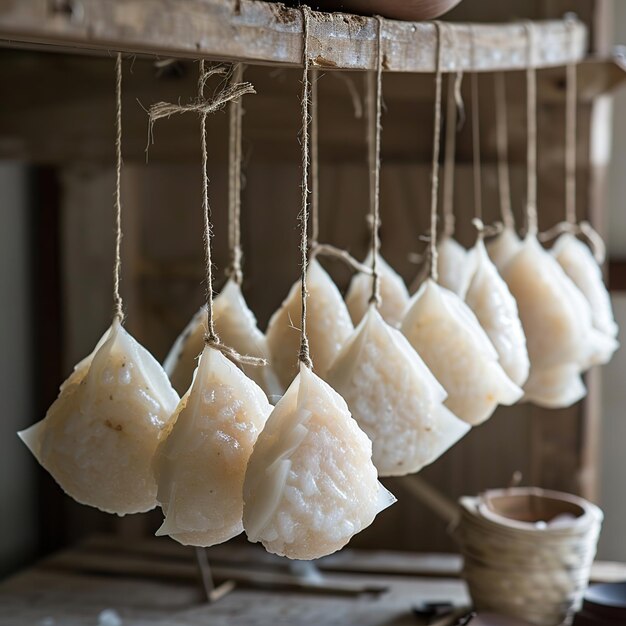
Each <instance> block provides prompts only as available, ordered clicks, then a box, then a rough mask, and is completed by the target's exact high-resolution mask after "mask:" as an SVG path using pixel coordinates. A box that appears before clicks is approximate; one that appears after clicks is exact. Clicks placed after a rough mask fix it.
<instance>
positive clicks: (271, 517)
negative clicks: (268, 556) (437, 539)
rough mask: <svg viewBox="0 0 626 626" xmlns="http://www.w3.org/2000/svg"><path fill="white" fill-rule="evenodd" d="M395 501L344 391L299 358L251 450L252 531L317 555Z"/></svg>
mask: <svg viewBox="0 0 626 626" xmlns="http://www.w3.org/2000/svg"><path fill="white" fill-rule="evenodd" d="M394 501H395V498H394V497H393V496H392V495H391V494H390V493H389V492H388V491H387V490H386V489H385V488H384V487H383V486H382V485H381V484H380V483H379V482H378V477H377V473H376V468H375V467H374V464H373V463H372V444H371V442H370V440H369V439H368V438H367V435H365V433H364V432H363V431H362V430H361V429H360V428H359V427H358V425H357V423H356V422H355V421H354V419H352V416H351V415H350V411H349V410H348V407H347V406H346V403H345V401H344V400H343V398H341V396H340V395H339V394H338V393H337V392H336V391H334V390H333V389H332V388H331V387H330V386H329V385H328V384H326V383H325V382H324V381H323V380H322V379H321V378H320V377H319V376H317V375H316V374H314V373H313V372H312V371H311V370H310V369H309V368H307V367H306V366H304V365H301V366H300V373H299V374H298V376H297V377H296V378H295V379H294V381H293V382H292V383H291V385H290V387H289V389H288V390H287V392H286V393H285V395H284V396H283V397H282V399H281V400H280V401H279V402H278V404H277V405H276V407H275V408H274V410H273V411H272V414H271V415H270V417H269V418H268V420H267V423H266V424H265V428H264V429H263V431H262V432H261V434H260V435H259V438H258V439H257V442H256V445H255V446H254V450H253V452H252V456H251V457H250V462H249V464H248V469H247V471H246V478H245V482H244V511H243V525H244V528H245V531H246V534H247V535H248V539H249V540H250V541H253V542H257V541H260V542H262V543H263V545H264V546H265V548H266V549H267V550H268V551H269V552H273V553H275V554H279V555H282V556H287V557H289V558H291V559H306V560H308V559H316V558H319V557H322V556H325V555H327V554H331V553H332V552H335V551H336V550H339V549H341V548H342V547H343V546H345V545H346V544H347V543H348V541H350V538H351V537H352V536H353V535H355V534H356V533H358V532H360V531H361V530H363V529H364V528H366V527H367V526H369V525H370V524H371V523H372V521H373V520H374V517H375V516H376V515H377V514H378V513H379V512H380V511H382V510H383V509H385V508H386V507H388V506H389V505H390V504H392V503H393V502H394Z"/></svg>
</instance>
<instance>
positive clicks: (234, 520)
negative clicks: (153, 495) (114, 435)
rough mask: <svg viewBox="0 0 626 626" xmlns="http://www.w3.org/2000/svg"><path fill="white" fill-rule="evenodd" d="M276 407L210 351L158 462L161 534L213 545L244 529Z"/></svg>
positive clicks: (184, 541) (159, 452)
mask: <svg viewBox="0 0 626 626" xmlns="http://www.w3.org/2000/svg"><path fill="white" fill-rule="evenodd" d="M271 410H272V407H271V405H270V404H269V402H268V401H267V397H266V396H265V394H264V393H263V391H262V390H261V388H260V387H259V386H258V385H256V383H254V382H253V381H252V380H250V379H249V378H248V377H247V376H246V375H245V374H244V373H243V372H242V371H241V370H240V369H239V368H238V367H236V366H235V365H234V364H233V363H232V362H231V361H230V360H229V359H227V358H226V357H225V356H224V355H223V354H222V353H221V352H220V351H219V350H217V349H215V348H212V347H210V346H206V347H205V348H204V350H203V352H202V355H201V356H200V362H199V365H198V369H197V370H196V374H195V377H194V380H193V384H192V385H191V387H190V389H189V391H188V392H187V393H186V394H185V395H184V396H183V398H182V400H181V401H180V404H179V405H178V408H177V409H176V412H175V414H174V418H173V420H172V424H171V425H170V426H169V429H168V433H167V434H166V437H165V438H164V440H163V441H162V443H161V444H160V445H159V447H158V449H157V452H156V456H155V459H154V472H155V477H156V480H157V484H158V493H157V500H158V502H159V504H160V505H161V508H162V509H163V512H164V514H165V521H164V522H163V525H162V526H161V528H160V529H159V530H158V531H157V535H169V536H170V537H172V538H173V539H175V540H176V541H178V542H180V543H182V544H185V545H194V546H205V547H206V546H212V545H214V544H217V543H222V542H224V541H227V540H228V539H231V538H232V537H235V536H236V535H238V534H240V533H241V532H242V530H243V525H242V515H243V498H242V490H243V478H244V474H245V469H246V465H247V463H248V459H249V458H250V454H251V452H252V447H253V446H254V442H255V441H256V439H257V436H258V434H259V432H260V431H261V430H262V428H263V426H264V424H265V421H266V419H267V417H268V415H269V414H270V412H271Z"/></svg>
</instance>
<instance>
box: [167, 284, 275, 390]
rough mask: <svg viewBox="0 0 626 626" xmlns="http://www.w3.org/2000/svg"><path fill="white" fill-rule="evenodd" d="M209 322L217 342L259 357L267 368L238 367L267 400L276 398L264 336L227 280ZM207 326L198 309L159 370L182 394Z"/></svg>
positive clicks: (202, 311) (236, 287)
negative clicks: (215, 333)
mask: <svg viewBox="0 0 626 626" xmlns="http://www.w3.org/2000/svg"><path fill="white" fill-rule="evenodd" d="M213 323H214V324H215V330H216V332H217V334H218V336H219V337H220V340H221V341H222V342H223V343H224V344H226V345H227V346H230V347H231V348H234V349H235V350H236V351H237V352H239V354H243V355H248V356H254V357H259V358H262V359H266V360H267V361H268V364H267V365H256V366H255V365H246V364H241V365H240V367H241V369H242V370H243V371H244V372H245V374H246V375H247V376H248V377H249V378H251V379H252V380H253V381H254V382H255V383H257V385H259V387H261V389H263V391H264V392H265V394H266V395H267V397H268V398H269V399H270V400H274V399H278V398H279V397H280V396H281V395H282V392H283V387H282V386H281V384H280V383H279V382H278V378H277V377H276V374H275V373H274V371H273V369H272V367H271V365H270V364H269V349H268V347H267V342H266V339H265V335H263V333H262V332H261V331H260V330H259V329H258V327H257V323H256V318H255V317H254V313H252V311H251V310H250V309H249V308H248V305H247V304H246V301H245V299H244V297H243V294H242V293H241V287H240V286H239V285H238V284H237V283H236V282H235V281H234V280H228V281H227V282H226V285H224V288H223V289H222V291H221V293H220V294H219V295H218V296H217V298H215V300H214V301H213ZM206 327H207V311H206V307H202V308H201V309H200V310H199V311H198V312H197V313H196V315H195V316H194V317H193V318H192V320H191V322H189V324H188V325H187V327H186V328H185V329H184V330H183V332H182V333H181V334H180V336H179V337H178V339H177V340H176V342H175V343H174V345H173V347H172V349H171V350H170V353H169V354H168V356H167V358H166V359H165V363H164V365H163V367H164V368H165V371H166V372H167V373H168V375H169V376H170V379H171V381H172V385H173V386H174V389H176V391H178V393H179V394H181V395H182V394H184V393H185V392H186V391H187V389H188V388H189V385H191V380H192V378H193V373H194V371H195V369H196V366H197V364H198V355H199V354H200V353H201V352H202V349H203V347H204V336H205V334H206Z"/></svg>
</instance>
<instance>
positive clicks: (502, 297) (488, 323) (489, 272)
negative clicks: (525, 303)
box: [465, 239, 530, 387]
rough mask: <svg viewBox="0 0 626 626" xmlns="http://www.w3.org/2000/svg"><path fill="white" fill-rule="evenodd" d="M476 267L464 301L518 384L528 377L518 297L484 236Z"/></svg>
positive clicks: (509, 373)
mask: <svg viewBox="0 0 626 626" xmlns="http://www.w3.org/2000/svg"><path fill="white" fill-rule="evenodd" d="M474 255H475V259H476V269H475V272H474V276H473V277H472V280H471V282H470V286H469V289H468V290H467V295H466V296H465V302H466V303H467V304H468V305H469V307H470V309H472V311H473V312H474V314H475V315H476V317H477V318H478V321H479V322H480V325H481V326H482V327H483V330H484V331H485V332H486V333H487V336H488V337H489V339H490V341H491V343H492V344H493V347H494V348H495V349H496V352H497V353H498V359H499V362H500V365H501V366H502V369H503V370H504V371H505V372H506V375H507V376H508V377H509V378H510V379H511V380H512V381H513V382H514V383H515V384H516V385H518V386H520V387H521V386H522V385H523V384H524V383H525V382H526V379H527V378H528V372H529V370H530V362H529V360H528V350H527V349H526V337H525V336H524V330H523V329H522V323H521V322H520V318H519V312H518V310H517V303H516V302H515V298H514V297H513V296H512V295H511V292H510V291H509V288H508V287H507V284H506V283H505V282H504V280H503V278H502V277H501V276H500V274H499V273H498V270H497V269H496V266H495V265H494V264H493V263H492V261H491V260H490V259H489V257H488V256H487V250H486V249H485V244H484V243H483V241H482V239H479V240H478V242H477V243H476V246H475V247H474Z"/></svg>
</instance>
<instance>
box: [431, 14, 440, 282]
mask: <svg viewBox="0 0 626 626" xmlns="http://www.w3.org/2000/svg"><path fill="white" fill-rule="evenodd" d="M434 25H435V32H436V34H437V58H436V63H435V67H436V72H435V105H434V107H435V110H434V118H435V119H434V129H433V158H432V163H431V180H430V238H429V239H430V245H429V248H428V249H429V257H430V278H431V279H432V280H433V281H434V282H437V280H438V278H439V272H438V267H437V264H438V253H437V193H438V189H439V143H440V139H441V83H442V72H441V56H442V49H443V45H442V44H443V42H442V37H441V22H434Z"/></svg>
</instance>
